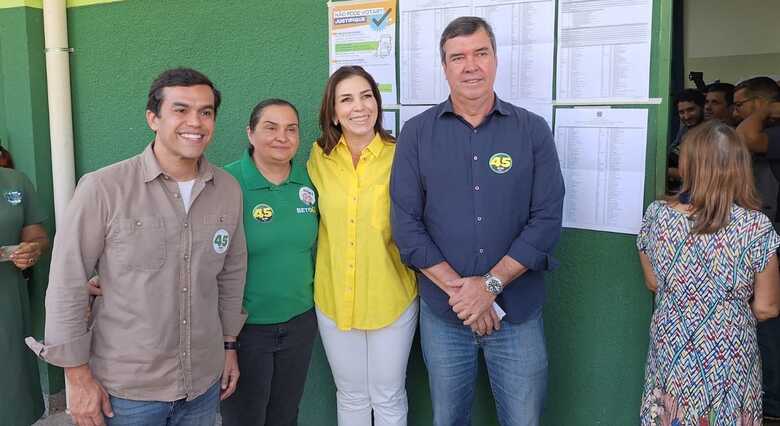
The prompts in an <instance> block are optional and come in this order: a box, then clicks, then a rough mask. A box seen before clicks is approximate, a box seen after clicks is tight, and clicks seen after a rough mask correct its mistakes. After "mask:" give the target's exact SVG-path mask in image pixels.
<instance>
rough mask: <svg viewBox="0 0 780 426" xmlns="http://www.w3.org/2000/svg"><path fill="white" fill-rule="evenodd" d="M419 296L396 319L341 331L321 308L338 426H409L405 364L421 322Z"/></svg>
mask: <svg viewBox="0 0 780 426" xmlns="http://www.w3.org/2000/svg"><path fill="white" fill-rule="evenodd" d="M418 312H419V302H418V299H415V300H414V301H413V302H412V303H411V304H410V305H409V307H408V308H407V309H406V311H404V313H403V314H401V317H400V318H398V319H397V320H396V321H395V322H394V323H392V324H390V325H389V326H387V327H384V328H380V329H378V330H355V329H352V330H349V331H342V330H339V329H338V328H337V327H336V323H335V322H333V320H331V319H330V318H328V317H326V316H325V315H324V314H323V313H322V312H321V311H320V310H319V309H317V323H318V325H319V329H320V337H321V338H322V345H323V346H324V347H325V355H327V357H328V363H329V364H330V369H331V372H332V373H333V381H334V382H336V406H337V411H338V421H339V426H367V425H371V410H372V409H373V411H374V425H375V426H406V413H407V412H408V411H409V404H408V403H407V400H406V364H407V363H408V362H409V350H410V349H411V347H412V339H414V330H415V327H417V315H418Z"/></svg>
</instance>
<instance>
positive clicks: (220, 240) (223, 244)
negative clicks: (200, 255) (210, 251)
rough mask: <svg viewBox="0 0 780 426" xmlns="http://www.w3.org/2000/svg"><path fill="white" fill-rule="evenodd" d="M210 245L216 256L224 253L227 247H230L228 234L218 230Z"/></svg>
mask: <svg viewBox="0 0 780 426" xmlns="http://www.w3.org/2000/svg"><path fill="white" fill-rule="evenodd" d="M211 245H212V246H213V247H214V251H215V252H217V254H222V253H224V252H226V251H227V249H228V245H230V234H228V231H225V230H224V229H220V230H218V231H217V232H215V233H214V239H213V240H212V241H211Z"/></svg>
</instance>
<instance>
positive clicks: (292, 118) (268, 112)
mask: <svg viewBox="0 0 780 426" xmlns="http://www.w3.org/2000/svg"><path fill="white" fill-rule="evenodd" d="M247 137H249V143H250V144H252V146H253V147H254V152H253V153H252V157H253V158H254V159H255V161H258V162H260V163H261V164H287V163H289V162H290V160H292V158H293V157H294V156H295V153H296V152H298V145H299V135H298V116H297V115H296V114H295V111H293V109H292V108H290V107H289V106H287V105H269V106H267V107H265V108H263V110H262V111H261V112H260V118H259V119H258V120H257V125H255V128H254V129H247Z"/></svg>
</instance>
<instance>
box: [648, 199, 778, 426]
mask: <svg viewBox="0 0 780 426" xmlns="http://www.w3.org/2000/svg"><path fill="white" fill-rule="evenodd" d="M692 225H693V222H692V221H690V220H689V219H688V217H687V216H686V215H685V214H683V213H681V212H679V211H677V210H675V209H673V208H671V207H670V206H669V205H668V204H667V203H665V202H663V201H656V202H654V203H653V204H651V205H650V206H649V207H648V208H647V212H646V213H645V217H644V220H643V224H642V229H641V231H640V232H639V236H638V238H637V247H638V248H639V250H640V251H642V252H644V253H645V254H646V255H647V256H648V258H649V259H650V263H651V264H652V267H653V272H654V273H655V276H656V278H657V280H658V293H657V295H656V299H655V312H654V313H653V318H652V320H651V324H650V348H649V350H648V353H647V366H646V368H645V386H644V393H643V395H642V408H641V411H640V418H641V424H642V425H696V426H700V425H728V426H734V425H742V426H745V425H760V424H761V363H760V358H759V353H758V346H757V344H756V319H755V317H754V316H753V313H752V311H751V310H750V305H749V300H750V298H751V297H752V295H753V283H754V278H755V273H756V272H760V271H762V270H763V269H764V267H765V266H766V264H767V262H768V261H769V258H770V256H771V255H772V254H774V253H775V249H776V248H777V247H778V245H780V237H778V235H777V234H776V233H775V231H774V229H773V228H772V224H771V223H770V222H769V219H767V218H766V216H764V215H763V214H762V213H760V212H757V211H753V210H748V209H744V208H741V207H738V206H733V207H732V209H731V221H730V222H729V224H728V225H727V226H725V227H724V228H723V229H721V230H719V231H718V232H716V233H714V234H708V235H694V234H691V233H690V230H691V227H692Z"/></svg>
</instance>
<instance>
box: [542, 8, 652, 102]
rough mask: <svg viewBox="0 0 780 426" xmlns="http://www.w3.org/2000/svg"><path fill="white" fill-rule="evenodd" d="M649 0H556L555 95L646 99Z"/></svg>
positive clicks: (565, 97)
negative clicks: (556, 54) (556, 49)
mask: <svg viewBox="0 0 780 426" xmlns="http://www.w3.org/2000/svg"><path fill="white" fill-rule="evenodd" d="M652 7H653V2H652V0H631V1H626V0H560V1H559V2H558V62H557V74H556V75H557V77H558V78H557V83H556V85H555V87H556V89H557V92H558V94H557V96H556V99H557V100H558V101H561V100H582V99H588V100H594V101H597V100H602V101H603V100H610V99H646V98H647V97H648V95H649V88H650V35H651V26H652Z"/></svg>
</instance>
